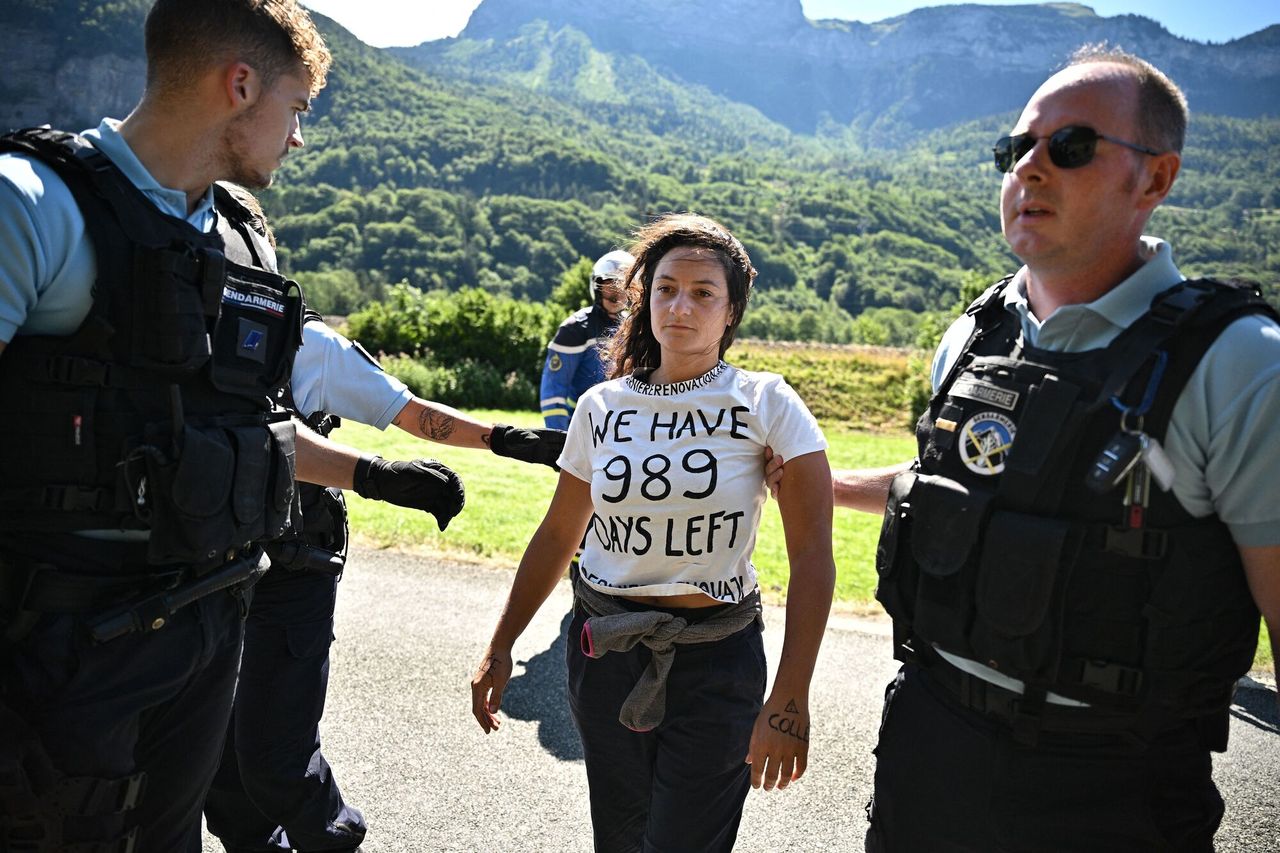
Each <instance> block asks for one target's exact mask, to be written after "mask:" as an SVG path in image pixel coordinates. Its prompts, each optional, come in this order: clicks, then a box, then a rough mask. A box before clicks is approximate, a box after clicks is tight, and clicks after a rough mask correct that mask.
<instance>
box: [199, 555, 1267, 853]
mask: <svg viewBox="0 0 1280 853" xmlns="http://www.w3.org/2000/svg"><path fill="white" fill-rule="evenodd" d="M510 579H511V575H510V573H509V572H507V571H503V570H498V569H492V568H485V567H477V566H471V565H460V564H456V563H447V562H441V561H438V560H434V559H428V558H424V557H417V556H412V555H407V554H400V553H392V552H380V551H370V550H357V551H356V552H355V553H354V554H353V557H352V560H351V569H350V570H349V572H348V574H347V576H346V577H345V578H344V579H343V581H342V587H341V594H340V596H339V607H338V618H337V628H336V634H337V637H338V640H337V642H336V643H335V644H334V651H333V673H332V681H331V686H330V691H329V697H330V698H329V706H328V710H327V714H326V717H325V721H324V729H323V735H324V742H325V752H326V754H327V755H328V757H329V760H330V762H331V763H332V764H333V766H334V768H335V774H336V775H337V778H338V780H339V782H340V783H341V785H342V788H343V791H344V793H345V794H346V796H347V799H348V800H349V801H350V802H352V803H353V804H355V805H357V806H358V807H360V808H362V809H363V810H364V812H365V815H366V817H367V818H368V821H369V826H370V830H369V836H368V839H367V841H366V843H365V845H364V850H366V851H369V853H374V852H375V851H396V853H400V851H413V853H417V851H468V853H469V851H502V853H506V851H512V853H516V851H530V853H541V851H553V850H554V851H588V850H590V846H591V845H590V837H591V836H590V824H589V818H588V813H587V800H586V776H585V773H584V772H583V766H582V756H581V751H580V747H579V746H578V743H577V735H576V733H575V732H574V730H573V723H572V721H571V720H570V718H569V715H568V711H567V709H566V707H565V704H564V687H563V685H564V679H565V676H564V640H563V638H562V635H563V623H562V617H563V615H564V614H565V613H566V612H567V611H568V609H569V604H570V595H569V591H568V588H567V586H565V585H564V584H562V585H561V587H560V589H558V590H557V591H556V593H555V594H554V596H553V598H552V600H551V601H550V602H548V604H547V605H546V606H545V607H543V609H542V613H541V614H540V615H539V617H538V619H537V620H536V621H535V622H534V623H533V625H532V626H531V627H530V629H529V630H528V632H526V634H525V635H524V637H523V638H521V641H520V643H519V644H518V645H517V647H516V650H515V651H516V659H517V661H518V662H521V663H518V665H517V669H516V675H517V677H516V678H515V679H514V680H513V681H512V682H511V684H510V687H509V689H508V691H507V694H506V697H505V699H504V707H503V711H504V712H505V714H506V716H507V720H506V722H505V723H504V725H503V727H502V730H501V731H499V732H497V733H496V734H493V735H490V736H488V737H486V736H485V735H484V734H482V733H481V731H480V728H479V727H478V726H477V725H476V723H475V721H474V720H473V719H472V717H471V713H470V692H469V678H470V673H471V668H472V666H473V665H474V664H475V663H476V662H477V661H478V659H479V656H480V654H481V653H482V651H483V645H484V642H485V641H486V640H487V639H488V634H489V631H490V630H491V629H492V626H493V620H494V619H496V617H497V614H498V610H499V607H500V606H501V603H502V601H503V599H504V597H505V596H506V592H507V587H508V584H509V583H510ZM782 617H783V614H782V611H781V610H780V609H771V610H770V611H769V612H768V613H766V622H767V625H768V628H767V630H766V631H765V638H766V643H765V646H766V649H767V651H768V654H769V658H770V666H771V669H772V668H773V665H774V663H775V662H776V660H777V656H778V653H779V651H780V648H781V643H782V622H783V619H782ZM885 628H887V626H883V627H882V626H880V625H878V624H876V623H868V622H864V621H858V620H853V619H843V618H836V619H834V620H833V623H832V626H831V629H830V630H829V631H828V635H827V638H826V640H825V642H824V644H823V648H822V655H821V657H820V659H819V662H818V669H817V674H816V677H815V682H814V687H813V695H812V698H811V702H812V707H813V710H814V726H813V735H812V742H811V752H810V763H809V771H808V773H807V774H806V775H805V777H804V778H803V779H801V780H800V781H799V782H797V783H796V784H795V785H793V786H792V787H791V788H789V789H788V790H787V791H785V792H772V793H763V792H752V794H751V795H750V796H749V797H748V800H747V807H746V813H745V815H744V817H743V822H742V830H741V833H740V834H739V843H738V848H737V849H738V850H740V851H746V853H755V851H770V853H773V851H805V853H808V852H809V851H860V850H862V835H863V831H864V828H865V818H864V815H863V805H864V804H865V803H866V802H867V800H868V798H869V796H870V788H871V775H872V770H873V764H872V756H871V747H872V745H873V744H874V737H875V730H876V727H877V725H878V723H879V715H880V700H881V697H882V695H883V686H884V684H885V683H886V682H887V681H888V679H889V678H890V676H891V675H892V673H893V672H894V670H895V666H894V664H893V661H892V660H891V658H890V650H889V639H888V636H887V631H886V630H885ZM1239 703H1240V704H1238V705H1237V706H1236V707H1235V708H1233V709H1232V716H1233V719H1232V732H1231V749H1230V751H1228V752H1227V753H1226V754H1225V755H1221V756H1215V768H1216V769H1215V774H1216V777H1217V780H1218V785H1219V786H1220V787H1221V788H1222V789H1223V793H1224V796H1225V797H1226V799H1227V815H1226V819H1225V822H1224V826H1223V828H1222V830H1220V832H1219V834H1218V849H1219V850H1220V851H1241V853H1245V851H1248V853H1259V851H1280V810H1278V809H1277V803H1278V802H1280V736H1278V735H1277V733H1276V732H1277V728H1276V727H1277V719H1276V713H1275V704H1274V697H1273V696H1271V695H1270V694H1264V693H1262V692H1261V691H1257V690H1252V691H1241V693H1240V697H1239ZM204 849H205V851H206V853H216V851H218V850H219V846H218V845H216V843H215V842H213V841H211V840H210V839H208V838H206V841H205V847H204Z"/></svg>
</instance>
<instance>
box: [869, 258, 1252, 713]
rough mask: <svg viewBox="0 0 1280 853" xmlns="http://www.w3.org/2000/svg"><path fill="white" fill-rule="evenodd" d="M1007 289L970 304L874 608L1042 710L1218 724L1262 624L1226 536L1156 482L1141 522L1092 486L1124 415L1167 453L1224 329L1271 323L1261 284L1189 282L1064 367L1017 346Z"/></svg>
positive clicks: (907, 484) (1117, 494)
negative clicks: (1187, 395) (1250, 321)
mask: <svg viewBox="0 0 1280 853" xmlns="http://www.w3.org/2000/svg"><path fill="white" fill-rule="evenodd" d="M1007 282H1008V280H1005V281H1003V282H1000V283H998V284H997V285H995V286H994V287H993V288H991V289H990V290H989V291H988V292H987V293H986V294H984V295H983V297H981V298H980V299H979V300H978V301H977V302H975V303H974V305H973V306H971V307H970V309H969V311H968V313H969V314H970V315H972V316H973V317H974V320H975V328H974V332H973V334H972V335H971V337H970V339H969V341H968V342H967V344H966V345H965V347H964V350H963V352H962V354H961V355H960V357H959V358H958V359H957V361H956V362H955V365H954V367H953V368H952V370H951V371H950V373H949V375H948V376H947V377H946V378H945V380H944V381H943V382H942V384H941V385H940V387H939V388H938V390H937V393H936V394H935V396H934V397H933V399H932V401H931V403H930V406H929V409H928V411H926V412H925V413H924V415H923V416H922V417H921V419H920V421H919V424H918V425H917V429H916V435H917V441H918V446H919V456H918V458H917V463H916V465H915V467H914V469H913V470H912V471H910V472H908V473H905V474H902V475H900V476H899V477H898V478H897V479H895V481H894V482H893V484H892V487H891V490H890V500H889V505H888V508H887V511H886V514H885V522H884V527H883V530H882V533H881V539H880V544H879V548H878V552H877V570H878V572H879V575H880V577H879V584H878V588H877V590H876V597H877V598H878V599H879V600H880V601H881V602H882V603H883V604H884V606H885V608H886V610H888V612H889V614H890V615H891V616H892V617H893V619H894V622H895V641H896V645H897V646H898V654H899V657H904V658H905V657H906V656H909V655H911V654H913V651H912V650H913V648H914V650H915V652H919V651H920V650H921V649H922V648H925V647H936V648H940V649H943V650H945V651H948V652H952V653H954V654H957V655H961V656H963V657H966V658H969V659H971V660H975V661H978V662H980V663H983V664H986V665H987V666H989V667H992V668H993V669H996V670H998V671H999V672H1001V673H1004V674H1007V675H1009V676H1011V677H1014V678H1017V679H1020V680H1022V681H1023V682H1024V683H1025V685H1026V697H1027V698H1028V699H1029V700H1032V702H1034V701H1036V700H1037V699H1039V700H1040V701H1042V700H1043V697H1044V695H1045V693H1046V692H1048V691H1052V692H1054V693H1057V694H1059V695H1062V696H1066V697H1070V698H1073V699H1077V700H1081V701H1084V702H1088V703H1089V704H1090V705H1092V706H1094V707H1097V708H1099V709H1102V710H1104V711H1105V712H1106V713H1108V714H1116V713H1117V712H1118V717H1119V718H1120V720H1121V721H1122V725H1123V726H1127V725H1128V723H1125V722H1123V721H1125V720H1132V722H1133V724H1134V726H1135V728H1141V729H1144V730H1151V728H1152V727H1155V728H1158V727H1160V726H1161V725H1164V724H1166V723H1168V722H1169V721H1171V720H1176V719H1186V718H1204V717H1207V716H1210V715H1215V714H1224V713H1225V709H1226V708H1227V707H1228V705H1229V704H1230V699H1231V695H1232V691H1233V686H1234V683H1235V680H1236V679H1237V678H1238V677H1239V676H1240V675H1242V674H1243V673H1245V672H1246V671H1248V669H1249V666H1250V664H1251V662H1252V660H1253V653H1254V649H1255V646H1256V643H1257V638H1258V622H1259V616H1258V611H1257V609H1256V607H1255V605H1254V602H1253V599H1252V597H1251V596H1250V593H1249V590H1248V587H1247V585H1246V582H1245V576H1244V572H1243V569H1242V566H1241V563H1240V556H1239V552H1238V550H1237V548H1236V545H1235V543H1234V542H1233V540H1232V539H1231V536H1230V535H1229V533H1228V531H1227V528H1226V526H1225V525H1224V524H1223V523H1222V522H1221V521H1220V520H1218V519H1217V518H1216V517H1209V518H1204V519H1195V518H1192V517H1191V516H1190V515H1188V514H1187V513H1186V511H1185V510H1183V509H1182V507H1181V506H1180V505H1179V504H1178V502H1177V500H1176V499H1175V498H1174V497H1173V495H1172V494H1171V493H1167V492H1164V491H1161V490H1160V489H1159V488H1158V487H1157V486H1156V485H1155V484H1152V485H1151V487H1150V492H1149V500H1148V501H1147V505H1146V507H1145V510H1140V509H1136V508H1135V507H1134V506H1133V503H1132V502H1130V503H1126V484H1125V483H1121V485H1120V486H1118V487H1116V488H1113V489H1111V490H1110V491H1108V492H1106V493H1104V494H1097V493H1095V492H1094V491H1092V490H1090V489H1089V488H1087V487H1086V482H1085V480H1086V476H1087V474H1088V473H1089V471H1090V470H1091V468H1092V467H1093V466H1094V463H1095V461H1096V460H1097V459H1098V458H1099V454H1100V453H1101V451H1102V450H1103V449H1104V447H1105V446H1106V445H1107V444H1108V442H1109V441H1110V440H1111V439H1112V438H1114V437H1115V435H1116V434H1117V432H1119V431H1120V427H1121V407H1128V408H1130V409H1131V410H1137V409H1139V408H1140V407H1141V405H1142V404H1143V403H1144V402H1145V403H1148V404H1149V408H1148V410H1147V412H1146V414H1145V415H1144V417H1143V418H1142V421H1141V428H1142V430H1143V431H1144V432H1146V433H1147V434H1148V435H1150V436H1152V437H1154V438H1156V439H1157V440H1162V439H1164V437H1165V431H1166V428H1167V426H1168V423H1169V418H1170V415H1171V414H1172V411H1173V407H1174V404H1175V402H1176V401H1177V399H1178V396H1179V394H1180V393H1181V391H1182V388H1183V386H1184V385H1185V383H1186V381H1187V379H1188V378H1189V377H1190V375H1191V373H1192V372H1193V371H1194V369H1195V367H1196V365H1197V364H1198V363H1199V361H1200V359H1201V357H1202V356H1203V355H1204V352H1205V350H1206V349H1208V347H1209V346H1210V344H1212V343H1213V341H1214V340H1215V339H1216V337H1217V336H1218V335H1219V334H1220V333H1221V331H1222V330H1223V329H1225V328H1226V326H1227V325H1228V324H1230V323H1231V322H1232V321H1233V320H1235V319H1237V318H1239V317H1241V316H1244V315H1245V314H1250V313H1269V314H1270V315H1271V316H1273V317H1274V316H1275V313H1274V311H1272V310H1271V309H1270V308H1269V307H1268V306H1267V305H1266V303H1265V302H1264V301H1263V300H1262V298H1261V296H1260V295H1259V294H1258V293H1257V291H1256V290H1255V289H1253V288H1248V287H1244V286H1236V285H1228V284H1222V283H1218V282H1213V281H1192V282H1185V283H1183V284H1180V285H1178V286H1176V287H1174V288H1172V289H1170V290H1168V291H1166V292H1165V293H1163V294H1161V295H1160V296H1158V297H1157V298H1156V299H1155V300H1154V301H1153V302H1152V307H1151V309H1150V311H1149V312H1148V313H1147V314H1146V315H1145V316H1144V317H1143V318H1141V319H1140V320H1139V321H1138V322H1136V323H1135V324H1134V325H1133V326H1131V327H1130V328H1128V329H1127V330H1125V331H1124V332H1123V333H1121V335H1120V336H1119V337H1117V338H1116V339H1115V341H1114V342H1112V343H1111V344H1110V345H1109V346H1107V347H1106V348H1103V349H1097V350H1091V351H1086V352H1078V353H1056V352H1049V351H1046V350H1041V349H1036V348H1033V347H1028V346H1025V345H1024V343H1023V341H1022V338H1021V329H1020V323H1019V319H1018V317H1017V315H1016V314H1014V313H1013V312H1011V311H1008V310H1006V309H1005V307H1004V304H1003V299H1002V294H1003V291H1004V287H1005V286H1006V285H1007ZM1160 353H1164V354H1165V355H1164V356H1161V355H1160ZM1128 425H1129V426H1130V427H1131V428H1132V427H1135V426H1136V425H1137V424H1136V422H1135V419H1134V418H1133V417H1132V415H1131V416H1130V419H1129V424H1128Z"/></svg>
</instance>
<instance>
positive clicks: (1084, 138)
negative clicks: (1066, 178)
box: [991, 124, 1160, 172]
mask: <svg viewBox="0 0 1280 853" xmlns="http://www.w3.org/2000/svg"><path fill="white" fill-rule="evenodd" d="M1044 138H1045V137H1043V136H1032V135H1031V134H1029V133H1019V134H1018V135H1017V136H1002V137H1000V138H999V139H997V140H996V145H995V147H994V148H992V149H991V151H992V153H994V154H995V156H996V169H998V170H999V171H1001V172H1012V171H1013V167H1014V166H1015V165H1016V164H1017V163H1018V162H1020V161H1021V160H1022V158H1023V157H1025V156H1027V152H1028V151H1030V150H1031V149H1032V148H1035V147H1036V143H1037V142H1039V141H1040V140H1041V139H1044ZM1099 139H1105V140H1106V141H1107V142H1114V143H1115V144H1116V145H1123V146H1124V147H1125V148H1131V149H1133V150H1134V151H1140V152H1142V153H1143V154H1152V155H1158V154H1159V153H1160V152H1159V151H1156V150H1155V149H1153V148H1147V147H1146V146H1145V145H1135V144H1134V143H1132V142H1125V141H1124V140H1123V139H1116V138H1115V137H1114V136H1105V135H1103V134H1101V133H1098V131H1096V130H1094V129H1093V128H1092V127H1085V126H1084V125H1075V124H1072V125H1067V126H1066V127H1064V128H1060V129H1058V130H1055V131H1054V132H1053V133H1051V134H1049V159H1050V160H1051V161H1053V165H1055V166H1057V167H1058V168H1059V169H1079V168H1080V167H1081V166H1087V165H1089V163H1090V162H1092V161H1093V155H1094V153H1095V152H1096V151H1097V150H1098V140H1099Z"/></svg>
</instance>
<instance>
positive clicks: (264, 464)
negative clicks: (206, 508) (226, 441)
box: [227, 427, 273, 542]
mask: <svg viewBox="0 0 1280 853" xmlns="http://www.w3.org/2000/svg"><path fill="white" fill-rule="evenodd" d="M227 432H229V433H230V434H231V439H232V443H233V444H234V446H235V451H236V465H235V483H236V488H235V490H234V491H233V492H232V493H231V514H232V517H233V518H234V520H235V525H236V529H237V530H239V531H241V533H240V534H239V535H240V536H242V537H243V541H245V542H251V541H256V540H259V539H262V538H263V537H264V536H265V535H266V531H267V527H266V520H265V515H266V513H267V485H268V479H269V477H268V474H269V471H270V468H271V466H272V465H273V459H272V455H273V454H272V452H271V433H270V432H269V431H268V430H265V429H263V428H262V427H235V428H233V429H229V430H227Z"/></svg>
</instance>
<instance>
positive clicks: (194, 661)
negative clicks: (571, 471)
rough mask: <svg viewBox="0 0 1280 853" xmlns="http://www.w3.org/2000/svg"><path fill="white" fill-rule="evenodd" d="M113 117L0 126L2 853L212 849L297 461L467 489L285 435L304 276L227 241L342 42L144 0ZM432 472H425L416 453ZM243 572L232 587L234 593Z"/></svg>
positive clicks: (413, 486)
mask: <svg viewBox="0 0 1280 853" xmlns="http://www.w3.org/2000/svg"><path fill="white" fill-rule="evenodd" d="M146 51H147V62H148V75H147V88H146V91H145V93H144V96H143V100H142V102H141V103H140V104H139V106H138V107H137V108H136V109H135V111H134V112H133V113H132V114H131V115H130V116H129V117H128V118H127V119H125V120H124V121H123V122H115V121H113V120H104V122H103V123H102V124H101V125H100V126H99V127H98V128H97V129H96V130H93V131H88V132H86V133H85V134H83V135H74V134H65V133H59V132H56V131H49V130H34V131H28V132H23V133H19V134H16V135H13V136H10V137H6V138H4V139H3V140H0V149H2V150H3V151H4V152H9V153H3V154H0V246H2V247H3V250H2V251H0V341H3V342H4V343H3V345H2V346H0V396H2V397H3V400H4V406H5V411H6V414H7V415H8V417H7V418H6V419H5V425H4V427H3V430H4V432H5V435H3V437H2V439H0V504H3V506H2V507H0V624H2V626H3V638H2V639H0V643H2V644H3V657H2V658H0V718H3V719H0V839H3V840H0V848H4V849H31V850H135V851H137V850H144V851H151V850H155V851H173V850H199V849H200V821H199V818H200V807H201V804H202V802H203V799H204V793H205V790H206V788H207V786H208V784H209V780H210V778H211V777H212V774H213V771H214V769H215V767H216V765H217V760H218V755H219V749H220V744H221V738H222V734H223V732H224V731H225V728H226V723H227V717H228V714H229V712H230V706H231V697H232V690H233V684H234V679H235V673H236V666H237V662H238V659H239V653H240V640H241V632H242V613H243V611H244V608H245V606H246V597H245V596H244V595H243V594H241V592H240V591H241V590H242V589H243V588H244V587H245V585H246V584H247V583H248V582H250V581H251V580H252V579H253V577H254V576H255V575H256V574H257V572H258V571H259V563H260V557H261V553H262V549H261V547H260V545H259V544H258V543H260V542H263V541H266V540H270V539H272V538H275V537H277V536H279V535H281V534H282V533H284V532H286V531H288V530H289V529H290V528H291V527H292V526H294V525H295V524H297V523H298V522H299V517H298V500H297V495H296V491H295V488H294V475H295V464H296V472H297V475H298V476H299V477H312V478H318V479H319V481H320V482H326V483H331V484H333V485H351V484H352V482H353V480H355V479H357V474H359V479H361V480H362V481H368V482H371V483H373V484H374V487H375V488H377V489H378V490H379V492H380V493H381V494H383V495H384V497H389V498H390V499H393V500H396V501H398V502H402V503H406V504H409V505H413V506H418V507H421V508H427V509H431V510H433V511H435V512H436V514H437V517H438V518H440V519H442V520H447V519H448V518H449V517H451V516H452V515H453V514H455V513H456V512H457V511H458V510H459V509H460V508H461V502H462V495H461V485H460V483H458V482H457V477H456V475H454V474H453V473H452V472H450V471H448V469H446V468H443V466H438V463H437V466H438V467H435V468H430V467H425V468H424V466H419V465H417V464H416V463H414V464H411V465H410V466H409V468H408V469H405V468H404V467H403V464H402V467H401V468H396V467H395V466H394V465H393V464H392V463H385V462H382V461H381V460H370V461H369V462H368V463H367V464H364V465H360V464H359V454H358V453H356V452H355V451H353V450H351V449H350V448H343V447H341V446H338V445H332V444H326V443H324V442H323V441H322V440H320V439H319V438H317V437H311V436H309V435H305V434H302V435H300V434H297V433H296V432H295V428H294V426H293V423H292V421H291V420H290V418H289V416H288V414H287V413H282V412H277V411H274V410H273V409H272V407H271V404H270V399H269V398H270V396H271V395H272V394H274V393H275V392H276V391H277V390H278V388H279V387H280V386H282V385H283V384H284V383H285V382H286V381H287V380H288V377H289V372H290V367H291V363H292V358H293V352H294V350H295V349H296V347H297V344H298V340H299V334H300V315H301V300H300V299H299V296H298V293H297V289H296V286H295V285H293V284H292V283H291V282H288V281H286V280H285V279H283V278H281V277H280V276H278V275H276V274H275V273H274V272H272V271H271V270H269V269H265V268H263V267H262V266H261V265H260V264H253V263H250V264H243V263H237V262H235V261H233V260H231V259H230V258H229V254H233V253H232V251H231V250H232V249H234V247H235V245H236V243H237V239H238V238H237V237H236V235H235V234H234V233H233V231H232V230H231V229H229V228H228V227H227V223H228V222H229V221H231V220H233V219H236V218H239V217H242V216H243V215H244V213H245V211H244V210H243V208H241V207H240V206H239V205H238V204H237V203H236V202H235V200H234V199H232V198H231V197H230V196H229V195H228V194H227V193H226V192H225V191H223V190H221V189H220V188H218V187H216V186H215V185H214V182H215V181H216V180H218V179H223V178H233V179H236V180H239V181H241V182H244V183H247V184H251V185H254V186H266V185H267V184H268V183H269V182H270V180H271V174H272V172H273V171H274V170H275V169H276V168H277V167H278V166H279V164H280V162H281V160H282V158H283V157H284V156H285V155H286V154H287V153H288V152H289V151H290V150H292V149H294V148H298V147H300V146H301V145H302V138H301V135H300V131H299V124H298V116H299V115H300V114H301V113H302V112H305V111H306V110H307V109H308V107H309V104H310V101H311V98H312V97H313V96H314V94H315V93H316V92H317V91H319V89H320V88H321V87H322V86H323V85H324V78H325V74H326V71H327V68H328V65H329V53H328V51H327V49H326V48H325V46H324V43H323V41H322V40H321V38H320V36H319V34H318V33H317V32H316V30H315V28H314V26H313V25H312V23H311V21H310V18H309V17H308V16H307V14H306V12H305V11H304V10H303V9H301V7H299V6H297V5H296V4H295V3H294V2H293V1H292V0H273V2H264V0H218V2H207V0H199V2H197V0H159V2H157V3H156V5H155V6H154V7H153V9H152V10H151V12H150V13H149V15H148V18H147V23H146ZM424 464H425V463H424ZM228 591H230V594H229V592H228Z"/></svg>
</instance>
